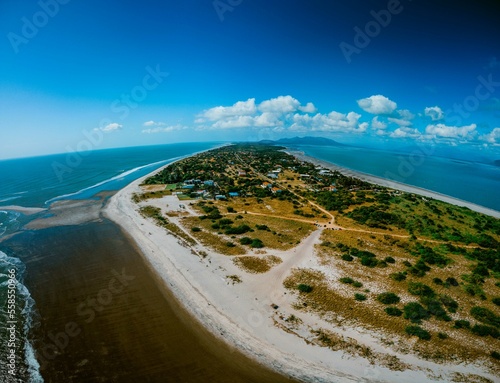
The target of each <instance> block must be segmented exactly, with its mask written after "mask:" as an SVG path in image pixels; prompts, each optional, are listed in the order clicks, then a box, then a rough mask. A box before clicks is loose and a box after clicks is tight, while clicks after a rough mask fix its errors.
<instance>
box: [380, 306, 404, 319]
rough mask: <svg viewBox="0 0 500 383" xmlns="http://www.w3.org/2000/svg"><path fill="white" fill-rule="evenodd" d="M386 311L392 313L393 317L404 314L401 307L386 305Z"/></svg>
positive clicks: (388, 313)
mask: <svg viewBox="0 0 500 383" xmlns="http://www.w3.org/2000/svg"><path fill="white" fill-rule="evenodd" d="M384 311H385V312H386V313H387V315H390V316H391V317H400V316H401V315H402V314H403V312H402V311H401V310H400V309H398V308H397V307H394V306H389V307H386V308H385V309H384Z"/></svg>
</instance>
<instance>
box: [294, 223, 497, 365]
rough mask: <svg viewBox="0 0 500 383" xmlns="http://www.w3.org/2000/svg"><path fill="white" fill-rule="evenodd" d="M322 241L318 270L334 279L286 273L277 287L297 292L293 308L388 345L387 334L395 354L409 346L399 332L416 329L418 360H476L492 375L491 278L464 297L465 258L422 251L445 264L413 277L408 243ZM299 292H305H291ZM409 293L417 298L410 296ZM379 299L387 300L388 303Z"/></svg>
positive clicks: (468, 271) (338, 235) (330, 234)
mask: <svg viewBox="0 0 500 383" xmlns="http://www.w3.org/2000/svg"><path fill="white" fill-rule="evenodd" d="M322 240H323V243H322V244H321V245H319V246H317V254H318V257H319V259H320V262H321V263H322V265H323V266H325V267H326V268H327V269H331V270H332V273H331V274H330V275H336V276H338V277H335V278H334V277H328V276H327V275H325V274H323V273H320V272H318V271H313V270H308V269H300V270H294V271H293V273H292V274H291V276H290V277H289V278H287V280H286V281H285V286H286V287H287V288H288V289H290V290H292V291H296V292H297V298H298V299H297V304H296V307H297V308H299V309H301V310H312V311H314V312H317V313H320V314H322V315H325V314H326V315H327V316H328V317H330V318H335V319H334V321H335V320H336V321H337V323H338V324H341V323H349V324H354V325H361V326H363V327H366V328H371V329H374V330H378V331H383V332H384V333H385V334H386V335H385V336H386V337H387V339H388V341H389V342H390V340H389V339H391V335H390V334H395V335H397V336H399V337H400V339H401V341H399V342H397V344H395V346H396V347H397V348H399V349H401V350H403V351H404V350H407V348H408V346H407V345H405V344H410V343H408V338H409V337H410V335H408V334H407V332H408V329H407V328H408V327H409V326H419V327H421V329H422V330H424V331H427V332H428V333H429V335H430V339H429V340H424V338H425V337H426V334H425V332H424V333H419V334H420V335H422V339H420V340H418V341H417V342H416V343H414V350H413V351H416V352H417V353H419V354H420V355H422V356H424V357H427V358H432V359H436V360H449V361H451V360H454V358H457V357H458V358H461V359H464V360H474V359H477V358H483V359H486V360H488V362H489V363H491V364H492V366H495V365H496V368H499V367H500V364H499V363H498V360H497V359H496V358H494V357H492V356H491V355H492V353H494V352H500V351H499V350H500V339H499V336H498V335H497V331H496V330H495V329H498V328H499V326H500V316H499V315H498V314H499V309H498V306H497V304H498V303H499V302H497V304H495V303H494V302H495V298H496V297H498V296H499V295H500V284H499V283H498V280H499V279H498V278H497V275H496V274H493V275H490V276H489V277H487V276H485V275H483V282H477V284H476V285H474V286H475V287H476V288H477V289H481V291H482V293H483V294H484V295H480V294H477V293H476V294H475V295H471V292H470V291H469V290H468V286H470V285H471V283H470V281H471V278H472V276H473V275H474V272H473V271H474V270H475V269H476V267H477V262H476V261H475V260H472V259H470V255H468V253H466V254H453V253H451V252H449V251H447V248H446V247H445V246H443V245H440V244H428V246H429V247H430V246H432V247H431V249H433V250H434V251H435V253H436V254H438V255H441V256H442V257H443V258H444V259H445V261H443V264H441V265H438V264H427V263H426V264H425V265H426V266H427V268H428V269H429V270H427V271H426V272H425V275H421V273H420V274H418V273H417V272H418V271H419V270H418V269H417V268H416V267H415V266H417V265H419V267H422V263H420V264H419V263H418V260H419V259H420V257H419V256H418V254H419V253H418V252H417V250H416V249H417V248H418V245H417V244H416V243H415V241H412V240H410V239H395V238H391V237H389V236H386V237H384V236H379V235H371V234H369V233H356V235H355V236H353V235H352V233H349V232H346V231H325V232H324V233H323V235H322ZM468 251H472V250H470V249H469V250H468ZM363 252H366V254H365V253H363ZM367 255H368V256H367ZM364 256H365V257H367V259H368V260H370V259H375V260H376V261H377V262H378V264H376V265H375V264H372V263H369V262H365V265H363V263H362V260H363V257H364ZM365 259H366V258H365ZM438 259H439V258H438ZM409 265H411V267H410V266H409ZM422 268H423V269H426V268H425V267H422ZM454 281H456V285H455V282H454ZM450 282H451V283H450ZM299 285H307V286H309V287H310V288H305V287H302V288H299ZM425 286H427V287H428V288H425ZM301 291H309V292H301ZM416 292H418V293H420V295H415V293H416ZM422 292H423V293H422ZM384 293H385V294H384ZM387 293H393V295H395V296H396V298H394V297H393V295H392V294H387ZM387 298H391V299H394V300H393V301H391V300H390V299H387ZM382 302H391V303H388V304H384V303H382ZM304 304H306V305H307V306H304ZM416 304H418V305H420V306H421V309H422V310H423V311H422V312H421V314H422V315H421V318H420V317H419V316H418V315H417V316H414V315H413V313H414V312H413V311H412V310H410V308H418V306H416ZM405 307H406V308H405ZM478 307H480V308H482V309H486V312H487V313H488V315H490V317H491V318H490V319H489V320H485V319H484V318H482V317H481V316H480V315H479V316H478V314H477V313H475V311H479V312H482V311H480V310H478V309H477V308H478ZM419 309H420V308H419ZM474 310H475V311H474ZM407 312H408V315H407ZM419 318H420V319H419ZM478 318H479V319H478ZM457 321H459V322H457ZM460 321H467V322H468V324H467V322H460ZM488 321H489V323H488ZM485 325H486V326H487V327H489V328H490V330H491V333H490V335H488V331H489V330H487V329H485V328H483V327H481V326H485ZM458 327H461V328H458ZM485 331H486V332H485ZM410 332H411V331H410ZM407 351H409V350H407Z"/></svg>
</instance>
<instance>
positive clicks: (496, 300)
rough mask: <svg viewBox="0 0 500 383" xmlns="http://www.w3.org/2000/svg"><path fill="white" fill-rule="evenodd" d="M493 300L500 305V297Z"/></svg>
mask: <svg viewBox="0 0 500 383" xmlns="http://www.w3.org/2000/svg"><path fill="white" fill-rule="evenodd" d="M491 301H492V302H493V303H494V304H496V305H497V306H500V297H496V298H493V299H492V300H491Z"/></svg>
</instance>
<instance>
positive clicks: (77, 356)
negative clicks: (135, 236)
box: [2, 220, 293, 383]
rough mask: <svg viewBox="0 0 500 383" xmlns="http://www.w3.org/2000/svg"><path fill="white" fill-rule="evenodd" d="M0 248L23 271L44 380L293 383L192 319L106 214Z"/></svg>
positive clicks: (66, 382)
mask: <svg viewBox="0 0 500 383" xmlns="http://www.w3.org/2000/svg"><path fill="white" fill-rule="evenodd" d="M2 247H3V248H7V249H10V250H13V251H14V252H15V253H16V254H18V255H19V256H20V258H21V259H22V261H23V262H24V263H25V264H26V267H27V274H26V280H25V284H26V285H27V287H28V289H29V290H30V292H31V295H32V297H33V298H34V300H35V302H36V307H37V310H38V313H39V322H40V324H39V326H37V327H36V328H35V329H34V334H33V335H34V337H35V341H34V345H35V349H36V352H37V358H38V360H39V362H40V364H41V374H42V376H43V378H44V381H45V382H47V383H52V382H61V383H69V382H78V383H80V382H119V383H127V382H131V383H132V382H134V383H136V382H162V383H165V382H177V383H178V382H193V383H194V382H203V383H205V382H228V383H229V382H231V383H238V382H264V383H265V382H273V383H281V382H292V381H293V380H291V379H289V378H287V377H283V376H281V375H278V374H276V373H274V372H272V371H270V370H268V369H266V368H264V367H263V366H261V365H259V364H257V363H255V362H254V361H252V360H250V359H248V358H247V357H245V356H244V355H243V354H241V353H239V352H235V351H234V350H232V349H231V348H230V347H228V346H227V345H225V344H224V343H223V342H221V341H219V340H218V339H217V338H215V337H214V336H213V335H212V334H210V333H208V332H207V331H206V330H205V329H204V328H202V327H201V326H200V325H198V323H197V322H196V321H195V320H193V318H191V317H190V316H189V315H188V314H187V313H186V312H185V311H184V310H183V309H182V308H181V307H180V305H179V303H178V302H177V301H176V300H175V299H174V298H173V297H172V296H171V294H170V293H169V292H168V291H162V290H161V288H160V287H159V286H160V284H159V283H157V281H155V277H154V276H153V273H152V272H151V270H150V269H149V268H148V267H147V266H146V264H145V262H144V260H143V258H142V256H141V254H140V253H139V251H138V250H137V248H136V247H135V246H134V244H133V242H132V241H131V240H130V239H129V238H128V237H127V236H126V235H125V234H124V233H123V232H122V231H121V229H120V227H119V226H117V225H115V224H113V223H112V222H110V221H109V220H103V221H102V222H99V223H87V224H83V225H79V226H61V227H52V228H48V229H41V230H33V231H26V232H23V233H21V234H19V235H16V236H14V237H13V238H11V239H10V240H7V241H4V242H3V243H2Z"/></svg>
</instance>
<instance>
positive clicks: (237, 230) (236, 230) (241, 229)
mask: <svg viewBox="0 0 500 383" xmlns="http://www.w3.org/2000/svg"><path fill="white" fill-rule="evenodd" d="M221 221H222V220H221ZM249 231H252V229H251V228H250V226H248V225H240V226H236V227H229V228H227V229H226V234H244V233H247V232H249Z"/></svg>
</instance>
